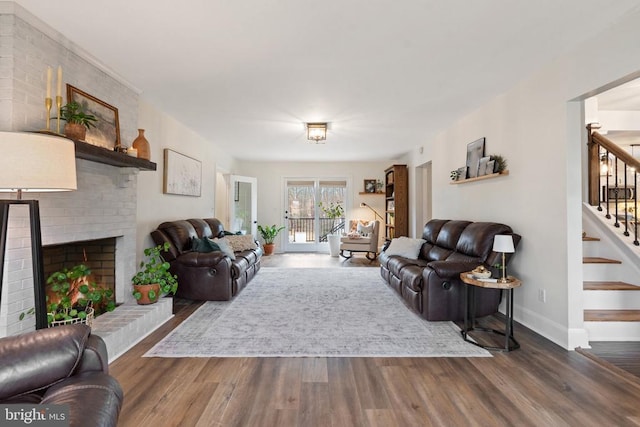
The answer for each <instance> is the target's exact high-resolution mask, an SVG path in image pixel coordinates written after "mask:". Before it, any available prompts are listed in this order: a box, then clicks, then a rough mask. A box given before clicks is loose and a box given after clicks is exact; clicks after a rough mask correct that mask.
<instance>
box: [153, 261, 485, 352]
mask: <svg viewBox="0 0 640 427" xmlns="http://www.w3.org/2000/svg"><path fill="white" fill-rule="evenodd" d="M274 356H275V357H491V354H490V353H489V352H488V351H486V350H483V349H481V348H479V347H477V346H474V345H473V344H469V343H467V342H465V341H463V340H462V337H461V336H460V330H459V329H458V328H457V327H456V325H454V324H453V323H452V322H427V321H426V320H424V319H422V318H421V317H419V316H418V315H416V314H415V313H413V312H412V311H410V310H409V309H408V308H407V307H406V306H405V305H404V304H403V302H402V301H401V300H400V298H399V297H398V295H396V293H395V292H394V291H393V290H392V289H390V288H388V287H387V285H386V284H385V283H384V281H383V280H382V278H381V277H380V270H379V269H377V268H367V267H354V268H263V269H262V270H260V272H259V273H258V275H257V276H256V277H255V278H254V279H253V280H252V281H251V282H250V283H249V285H248V286H247V288H245V289H244V290H243V291H242V292H240V294H239V295H238V296H237V297H236V298H235V299H234V300H232V301H225V302H217V301H209V302H206V303H205V304H204V305H203V306H202V307H200V308H199V309H198V310H197V311H196V312H194V313H193V314H192V315H191V316H190V317H189V318H188V319H186V320H185V321H184V322H183V323H182V324H180V325H179V326H178V327H177V328H176V329H175V330H173V331H172V332H171V333H170V334H169V335H167V336H166V337H165V338H164V339H163V340H162V341H160V342H159V343H158V344H156V345H155V346H154V347H153V348H152V349H151V350H149V351H148V352H147V353H146V354H145V357H274Z"/></svg>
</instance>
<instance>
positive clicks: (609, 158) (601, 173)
mask: <svg viewBox="0 0 640 427" xmlns="http://www.w3.org/2000/svg"><path fill="white" fill-rule="evenodd" d="M599 128H600V125H598V124H597V123H590V124H588V125H587V129H588V130H589V141H588V153H589V154H588V156H589V160H588V175H589V204H590V205H591V206H597V207H598V208H597V209H598V211H601V212H602V211H604V212H605V215H604V216H605V218H607V219H613V221H614V224H613V225H614V226H615V227H616V228H620V227H621V220H622V223H623V224H624V231H623V233H622V234H623V235H625V236H631V234H632V233H633V244H634V245H636V246H639V245H640V241H638V197H637V194H636V188H637V183H638V170H640V161H638V160H637V159H636V158H634V157H633V156H632V155H631V154H629V153H627V152H626V151H625V150H624V149H622V148H621V147H620V146H618V145H617V144H616V143H614V142H613V141H611V140H610V139H608V138H606V137H605V136H603V135H602V134H600V133H598V132H597V130H596V129H599ZM612 203H613V206H611V204H612ZM603 205H604V207H603ZM620 209H622V212H620ZM612 211H613V216H612ZM630 230H631V231H630Z"/></svg>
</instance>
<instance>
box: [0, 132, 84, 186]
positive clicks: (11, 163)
mask: <svg viewBox="0 0 640 427" xmlns="http://www.w3.org/2000/svg"><path fill="white" fill-rule="evenodd" d="M0 153H1V154H0V191H3V192H7V191H17V190H22V191H34V192H43V191H71V190H76V189H77V188H78V186H77V181H76V154H75V145H74V143H73V141H71V140H69V139H66V138H61V137H58V136H51V135H44V134H37V133H28V132H0Z"/></svg>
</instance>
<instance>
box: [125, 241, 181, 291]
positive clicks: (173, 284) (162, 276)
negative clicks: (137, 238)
mask: <svg viewBox="0 0 640 427" xmlns="http://www.w3.org/2000/svg"><path fill="white" fill-rule="evenodd" d="M170 247H171V244H170V243H169V242H165V243H164V245H158V246H154V247H151V248H147V249H145V250H144V255H145V257H146V260H143V261H141V262H140V271H138V272H137V273H136V275H135V276H133V277H132V278H131V281H132V282H133V296H134V297H135V299H136V301H137V302H138V304H153V303H154V302H156V301H158V298H159V297H160V295H167V294H175V293H176V290H178V276H176V275H175V274H171V272H169V268H170V264H169V263H168V262H167V261H165V260H164V258H163V257H162V252H166V251H168V250H169V248H170Z"/></svg>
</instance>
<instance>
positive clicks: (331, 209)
mask: <svg viewBox="0 0 640 427" xmlns="http://www.w3.org/2000/svg"><path fill="white" fill-rule="evenodd" d="M318 207H319V208H320V209H321V210H322V212H323V213H324V214H325V216H326V217H327V218H331V219H332V220H333V227H332V228H335V226H336V220H337V219H338V218H342V217H343V216H344V208H343V207H342V205H341V204H340V203H334V202H331V203H330V204H329V206H324V205H323V204H322V202H320V203H318ZM332 231H333V230H332ZM327 242H329V255H331V256H334V257H337V256H338V254H339V253H340V235H339V234H336V233H333V232H330V233H329V234H327Z"/></svg>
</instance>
